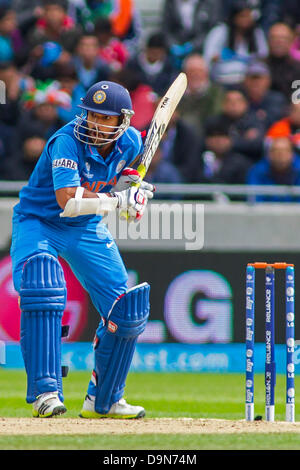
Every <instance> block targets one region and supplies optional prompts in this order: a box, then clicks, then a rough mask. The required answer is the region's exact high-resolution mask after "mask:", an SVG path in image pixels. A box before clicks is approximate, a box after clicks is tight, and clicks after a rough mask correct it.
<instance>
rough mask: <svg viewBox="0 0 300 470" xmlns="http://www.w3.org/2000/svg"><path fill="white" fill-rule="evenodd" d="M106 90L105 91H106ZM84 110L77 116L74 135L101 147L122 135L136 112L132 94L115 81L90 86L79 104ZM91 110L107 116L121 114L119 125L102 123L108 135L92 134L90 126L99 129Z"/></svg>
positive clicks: (84, 141)
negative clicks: (90, 116) (90, 113)
mask: <svg viewBox="0 0 300 470" xmlns="http://www.w3.org/2000/svg"><path fill="white" fill-rule="evenodd" d="M104 90H105V91H104ZM78 107H79V108H81V109H82V110H83V112H82V114H81V115H80V116H76V121H75V127H74V135H75V137H76V138H77V139H78V140H80V142H83V143H85V144H90V145H95V146H97V147H100V146H102V145H106V144H108V143H110V142H113V141H115V140H117V139H119V138H120V137H121V135H122V134H124V132H125V131H126V130H127V129H128V127H129V126H130V119H131V117H132V116H133V114H134V111H133V109H132V102H131V98H130V94H129V92H128V90H127V89H126V88H124V87H123V86H122V85H119V84H118V83H115V82H110V81H101V82H98V83H95V84H94V85H93V86H91V87H90V88H89V90H88V91H87V93H86V95H85V97H84V98H81V104H79V105H78ZM89 112H92V113H98V114H101V115H107V116H109V115H110V116H120V121H119V125H117V126H109V125H104V124H103V125H102V126H101V127H102V132H103V128H105V131H104V132H105V134H106V137H105V138H104V137H103V136H102V135H101V133H100V132H99V136H98V135H97V136H96V137H95V134H94V135H93V136H92V137H91V136H90V127H94V129H97V126H98V124H97V123H96V122H93V121H91V119H90V118H89V119H88V117H89V115H88V113H89Z"/></svg>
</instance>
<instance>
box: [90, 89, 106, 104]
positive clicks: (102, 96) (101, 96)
mask: <svg viewBox="0 0 300 470" xmlns="http://www.w3.org/2000/svg"><path fill="white" fill-rule="evenodd" d="M105 100H106V93H104V91H102V90H98V91H96V93H94V96H93V101H94V103H96V104H101V103H103V102H104V101H105Z"/></svg>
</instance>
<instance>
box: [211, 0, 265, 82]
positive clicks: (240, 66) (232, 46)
mask: <svg viewBox="0 0 300 470" xmlns="http://www.w3.org/2000/svg"><path fill="white" fill-rule="evenodd" d="M203 55H204V58H205V60H206V61H207V63H208V64H209V65H210V67H211V73H212V77H213V80H215V81H217V82H219V83H223V84H225V85H233V84H238V83H241V82H242V81H243V79H244V75H245V70H246V67H247V63H248V62H249V60H253V59H257V58H264V57H266V56H267V55H268V45H267V41H266V38H265V35H264V32H263V30H262V29H261V28H260V27H259V26H258V25H257V24H256V21H255V18H254V15H253V12H252V10H251V8H250V6H249V4H248V2H247V1H246V0H238V1H236V2H233V3H232V5H231V8H230V14H229V18H228V21H227V22H226V23H225V22H223V23H222V24H220V25H217V26H215V27H214V28H213V29H212V30H211V31H210V32H209V33H208V35H207V37H206V39H205V43H204V52H203Z"/></svg>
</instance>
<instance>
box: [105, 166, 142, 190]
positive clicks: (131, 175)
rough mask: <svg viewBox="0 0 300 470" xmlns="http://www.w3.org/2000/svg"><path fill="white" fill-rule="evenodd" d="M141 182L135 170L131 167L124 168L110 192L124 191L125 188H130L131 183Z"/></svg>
mask: <svg viewBox="0 0 300 470" xmlns="http://www.w3.org/2000/svg"><path fill="white" fill-rule="evenodd" d="M141 182H142V180H141V177H140V174H139V172H138V171H137V170H134V169H133V168H124V170H123V171H122V173H121V176H120V178H119V180H118V182H117V184H116V185H115V186H114V187H113V188H112V192H113V193H115V192H117V191H124V190H125V189H128V188H130V186H131V185H132V184H139V183H141Z"/></svg>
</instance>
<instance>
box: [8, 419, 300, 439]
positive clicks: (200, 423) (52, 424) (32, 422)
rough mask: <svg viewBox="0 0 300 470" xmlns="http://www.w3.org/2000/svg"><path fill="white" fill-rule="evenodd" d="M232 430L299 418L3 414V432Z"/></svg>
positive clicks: (295, 428) (265, 428) (269, 427)
mask: <svg viewBox="0 0 300 470" xmlns="http://www.w3.org/2000/svg"><path fill="white" fill-rule="evenodd" d="M152 433H155V434H157V433H161V434H212V433H217V434H233V433H239V434H240V433H300V422H297V423H287V422H285V421H281V422H280V421H276V422H274V423H267V422H265V421H254V422H251V423H249V422H246V421H245V420H240V421H231V420H224V419H193V418H178V419H173V418H156V419H147V418H146V419H140V420H112V419H102V420H84V419H75V418H74V419H73V418H72V419H68V418H61V417H57V418H52V419H41V418H0V435H7V436H8V435H34V434H36V435H40V436H41V435H49V434H64V435H72V434H113V435H117V434H152Z"/></svg>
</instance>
